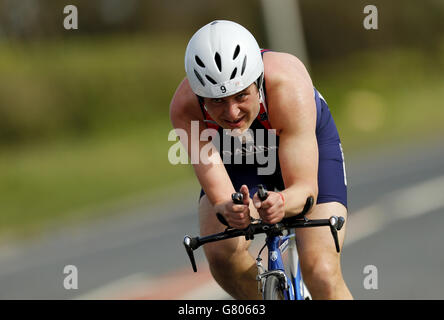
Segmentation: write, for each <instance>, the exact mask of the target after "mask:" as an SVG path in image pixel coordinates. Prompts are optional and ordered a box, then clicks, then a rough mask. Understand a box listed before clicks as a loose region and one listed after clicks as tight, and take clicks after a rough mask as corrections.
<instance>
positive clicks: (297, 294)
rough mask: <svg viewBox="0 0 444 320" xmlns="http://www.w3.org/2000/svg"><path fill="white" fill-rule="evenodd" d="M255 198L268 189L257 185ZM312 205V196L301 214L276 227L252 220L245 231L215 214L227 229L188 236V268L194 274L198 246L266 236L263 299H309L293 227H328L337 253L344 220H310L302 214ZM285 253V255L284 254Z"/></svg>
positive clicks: (261, 284)
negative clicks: (266, 260) (233, 226)
mask: <svg viewBox="0 0 444 320" xmlns="http://www.w3.org/2000/svg"><path fill="white" fill-rule="evenodd" d="M258 196H259V198H260V199H261V200H262V201H264V200H265V199H266V198H267V196H268V193H267V190H266V189H265V188H264V187H263V186H262V185H258ZM242 197H243V195H242V194H241V193H239V192H237V193H233V194H232V200H233V202H234V203H237V204H242V203H243V202H242V200H243V199H242ZM312 206H313V197H308V198H307V201H306V203H305V206H304V209H303V210H302V212H301V213H299V214H297V215H296V216H293V217H290V218H284V219H283V220H282V221H281V222H279V223H276V224H271V225H270V224H265V223H263V222H262V220H260V219H254V218H251V223H250V225H249V226H248V227H247V228H245V229H234V228H231V227H230V226H229V225H228V223H227V222H226V221H225V219H224V218H223V216H222V215H221V214H220V213H218V214H217V217H218V219H219V221H220V222H221V223H223V224H224V225H226V226H227V228H226V229H225V231H223V232H220V233H216V234H212V235H208V236H204V237H193V238H192V237H190V236H189V235H186V236H185V238H184V241H183V244H184V246H185V250H186V252H187V254H188V256H189V258H190V262H191V266H192V268H193V271H194V272H197V266H196V261H195V259H194V253H193V251H194V250H196V249H197V248H199V247H200V246H202V245H204V244H206V243H209V242H214V241H221V240H225V239H230V238H235V237H241V236H244V237H245V239H246V240H253V239H254V236H255V235H257V234H265V235H266V239H265V244H264V246H263V247H262V248H261V249H260V251H259V254H258V256H257V258H256V266H257V269H258V275H257V278H256V280H257V281H258V289H259V290H260V292H261V293H262V297H263V299H264V300H308V299H311V295H310V293H309V292H308V290H307V288H306V286H305V284H304V281H303V279H302V275H301V270H300V264H299V258H298V254H297V248H296V237H295V229H296V228H310V227H322V226H329V227H330V231H331V234H332V236H333V239H334V242H335V246H336V251H337V252H338V253H339V252H340V247H339V240H338V231H339V230H341V229H342V227H343V225H344V222H345V219H344V217H341V216H340V217H337V216H331V217H330V219H316V220H309V219H308V218H307V217H305V214H306V213H307V212H308V211H310V209H311V208H312ZM265 247H267V249H268V270H266V269H265V268H264V266H263V265H262V258H261V254H262V251H263V250H264V249H265ZM287 251H288V252H287ZM285 252H287V253H288V259H287V263H286V264H284V260H283V255H284V253H285Z"/></svg>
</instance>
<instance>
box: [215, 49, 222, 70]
mask: <svg viewBox="0 0 444 320" xmlns="http://www.w3.org/2000/svg"><path fill="white" fill-rule="evenodd" d="M214 61H216V65H217V68H218V69H219V71H220V72H222V62H221V60H220V55H219V53H218V52H216V54H215V55H214Z"/></svg>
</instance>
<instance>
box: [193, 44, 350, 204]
mask: <svg viewBox="0 0 444 320" xmlns="http://www.w3.org/2000/svg"><path fill="white" fill-rule="evenodd" d="M266 51H268V50H262V54H263V53H264V52H266ZM261 90H262V96H263V97H264V98H263V99H262V101H261V104H260V110H259V114H258V116H257V117H256V118H255V120H254V121H253V123H252V124H251V126H250V128H249V129H251V131H250V132H251V133H252V135H253V136H252V141H254V144H253V145H249V146H246V145H245V146H240V147H239V144H238V145H237V146H238V148H237V149H236V148H235V147H236V144H235V143H234V140H235V139H236V137H230V138H229V139H231V140H232V141H231V143H230V144H229V146H230V149H229V150H225V149H224V144H223V139H224V138H225V139H227V136H226V133H225V131H224V130H223V129H222V128H221V127H220V126H219V125H218V124H217V123H216V122H215V121H214V120H213V119H211V117H210V115H209V114H208V112H207V111H206V110H205V108H204V106H203V104H202V102H201V105H200V107H201V110H202V112H203V115H204V121H205V123H206V124H207V127H208V128H213V129H216V130H218V133H219V138H220V141H219V146H220V150H219V153H220V154H221V157H225V158H224V165H225V169H226V170H227V173H228V175H229V177H230V179H231V182H232V183H233V187H234V189H235V190H236V191H239V189H240V187H241V186H242V185H243V184H245V185H247V186H248V189H249V191H250V197H253V195H254V194H255V193H256V192H257V185H258V184H263V185H264V186H265V187H266V188H267V189H268V190H270V191H273V190H283V189H285V186H284V181H283V179H282V173H281V169H280V164H279V154H278V148H279V136H278V133H277V136H276V137H275V140H276V144H275V146H273V145H271V146H270V144H269V141H268V136H267V134H264V135H263V141H261V142H263V143H261V144H257V142H258V137H257V135H256V133H257V132H259V131H258V129H262V130H271V129H272V127H271V124H270V122H269V121H268V110H267V99H266V97H267V96H266V86H265V79H264V85H263V87H262V88H261ZM313 98H314V99H315V102H316V139H317V143H318V151H319V163H318V198H317V203H326V202H333V201H337V202H339V203H342V204H343V205H344V206H345V207H347V180H346V174H345V164H344V157H343V152H342V146H341V141H340V138H339V134H338V131H337V128H336V125H335V123H334V121H333V117H332V115H331V113H330V109H329V107H328V105H327V102H326V101H325V99H324V98H323V97H322V95H321V94H320V93H319V92H318V91H317V90H316V88H314V94H313ZM269 148H275V150H269ZM271 151H273V152H275V153H276V157H277V158H276V168H275V170H274V171H273V173H272V174H266V175H263V174H261V175H260V174H258V168H260V167H266V166H267V164H260V163H259V161H257V159H256V158H255V157H253V158H254V161H253V162H252V163H247V161H246V158H247V157H248V156H251V153H253V154H257V153H261V152H263V153H264V155H263V156H264V157H267V156H268V153H269V152H271ZM236 153H240V154H241V155H242V160H243V161H242V163H237V164H235V163H234V156H235V154H236ZM227 157H228V158H227ZM225 159H230V161H228V162H229V163H227V161H225ZM294 161H297V159H295V160H294ZM250 162H251V161H250ZM204 194H205V192H204V190H203V189H202V190H201V194H200V197H202V196H203V195H204Z"/></svg>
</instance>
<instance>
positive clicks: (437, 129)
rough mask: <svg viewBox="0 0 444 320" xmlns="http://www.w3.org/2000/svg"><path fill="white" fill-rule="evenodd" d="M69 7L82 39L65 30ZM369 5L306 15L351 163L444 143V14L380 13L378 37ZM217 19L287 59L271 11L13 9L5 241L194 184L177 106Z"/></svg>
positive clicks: (3, 177)
mask: <svg viewBox="0 0 444 320" xmlns="http://www.w3.org/2000/svg"><path fill="white" fill-rule="evenodd" d="M68 4H73V5H76V6H77V8H78V11H79V29H78V30H65V29H64V28H63V19H64V17H65V15H64V14H63V8H64V7H65V5H68ZM367 4H368V3H367V2H366V1H360V0H340V1H319V0H301V1H299V5H300V12H301V16H302V22H303V30H304V36H305V40H306V46H307V52H308V57H309V61H310V74H311V76H312V79H313V82H314V84H315V86H316V87H317V88H318V90H320V92H322V94H323V96H324V97H325V98H326V100H327V101H328V103H329V106H330V109H331V111H332V114H333V116H334V118H335V121H336V123H337V126H338V129H339V133H340V135H341V139H342V144H343V147H344V152H345V156H346V159H347V157H349V156H353V155H354V154H357V153H363V152H370V151H371V150H374V149H375V148H378V147H380V146H383V145H393V146H396V145H399V144H403V143H406V142H410V141H417V142H418V143H420V142H421V141H422V139H426V138H427V137H429V136H431V135H442V133H443V125H442V120H443V119H444V111H443V108H442V101H443V99H444V76H443V71H444V2H443V1H442V0H424V1H421V2H418V1H401V0H394V1H390V2H388V1H382V0H379V1H373V2H372V4H373V5H376V6H377V8H378V13H379V23H378V27H379V29H378V30H366V29H364V27H363V24H362V22H363V19H364V18H365V14H364V13H363V8H364V7H365V5H367ZM215 19H228V20H234V21H237V22H239V23H241V24H243V25H244V26H246V27H247V28H248V29H250V30H251V31H252V33H253V34H254V35H255V36H256V38H257V39H258V42H259V44H260V46H261V47H265V48H270V49H276V48H272V47H270V43H271V42H270V41H269V39H267V35H266V26H265V24H264V15H263V12H262V6H261V2H260V1H253V0H248V1H231V0H227V1H223V2H221V1H202V0H198V1H188V2H186V3H185V2H184V1H177V0H163V1H143V0H100V1H99V0H95V1H91V0H89V1H87V0H77V1H74V0H70V1H67V2H66V3H65V2H64V1H50V0H19V1H17V0H0V241H2V240H4V239H10V238H16V237H26V236H31V235H35V234H38V233H41V232H43V231H44V230H47V229H51V228H56V227H57V226H58V225H60V224H67V223H74V222H78V221H85V219H90V218H93V217H96V216H98V215H103V214H107V212H108V211H107V210H98V209H97V208H101V207H103V206H107V205H110V204H115V203H119V201H123V200H125V199H133V198H134V199H141V198H149V197H151V196H152V195H153V194H156V193H159V192H161V191H162V190H163V189H164V188H166V187H168V186H172V185H176V184H179V183H181V182H184V181H188V180H190V179H193V172H192V168H191V167H190V166H184V165H181V166H173V165H171V164H170V163H169V162H168V157H167V155H168V149H169V147H170V146H171V145H172V144H173V142H170V141H168V140H167V137H168V133H169V131H170V130H171V129H172V127H171V124H170V121H169V103H170V100H171V98H172V95H173V94H174V91H175V88H176V86H177V85H178V83H179V82H180V81H181V80H182V79H183V77H184V76H185V72H184V67H183V57H184V52H185V47H186V45H187V42H188V40H189V38H190V37H191V35H192V34H193V33H194V32H195V31H196V30H197V29H198V28H199V27H201V26H202V25H204V24H206V23H208V22H210V21H212V20H215ZM282 32H286V31H285V30H282ZM196 192H198V190H197V189H196ZM196 199H197V193H196ZM96 209H97V210H96Z"/></svg>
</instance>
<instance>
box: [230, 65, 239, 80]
mask: <svg viewBox="0 0 444 320" xmlns="http://www.w3.org/2000/svg"><path fill="white" fill-rule="evenodd" d="M236 73H237V68H234V70H233V72H232V73H231V77H230V80H232V79H234V77H235V76H236Z"/></svg>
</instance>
